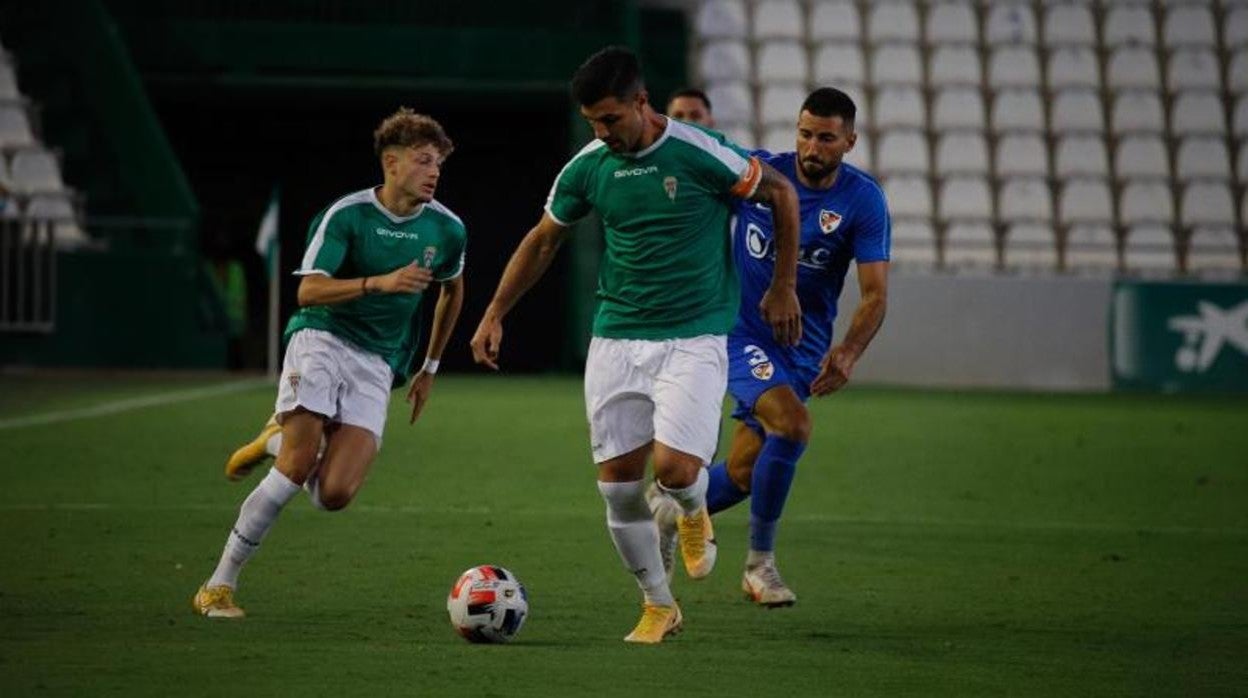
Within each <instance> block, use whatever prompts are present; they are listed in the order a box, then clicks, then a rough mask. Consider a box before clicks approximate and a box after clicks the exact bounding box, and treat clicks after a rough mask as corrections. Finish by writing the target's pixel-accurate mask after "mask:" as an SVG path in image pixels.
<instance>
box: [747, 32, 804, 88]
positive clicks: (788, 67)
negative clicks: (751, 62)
mask: <svg viewBox="0 0 1248 698" xmlns="http://www.w3.org/2000/svg"><path fill="white" fill-rule="evenodd" d="M756 56H757V62H756V64H755V71H754V79H755V81H756V82H758V83H773V82H800V83H803V84H805V83H806V82H807V80H808V78H809V75H810V71H809V69H808V68H807V66H806V49H805V47H803V46H802V45H801V44H799V43H797V42H793V41H768V42H766V43H763V44H760V45H759V47H758V52H757V54H756Z"/></svg>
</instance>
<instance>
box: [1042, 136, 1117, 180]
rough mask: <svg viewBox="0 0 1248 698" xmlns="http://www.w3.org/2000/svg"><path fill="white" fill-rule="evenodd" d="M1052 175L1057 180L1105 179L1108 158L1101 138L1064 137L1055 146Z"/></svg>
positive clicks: (1107, 174)
mask: <svg viewBox="0 0 1248 698" xmlns="http://www.w3.org/2000/svg"><path fill="white" fill-rule="evenodd" d="M1053 173H1054V175H1055V176H1057V177H1058V178H1067V177H1107V176H1109V156H1108V155H1107V154H1106V152H1105V139H1104V138H1102V137H1101V136H1083V135H1070V136H1064V137H1062V139H1061V140H1060V141H1059V142H1058V144H1057V153H1056V155H1055V157H1054V159H1053Z"/></svg>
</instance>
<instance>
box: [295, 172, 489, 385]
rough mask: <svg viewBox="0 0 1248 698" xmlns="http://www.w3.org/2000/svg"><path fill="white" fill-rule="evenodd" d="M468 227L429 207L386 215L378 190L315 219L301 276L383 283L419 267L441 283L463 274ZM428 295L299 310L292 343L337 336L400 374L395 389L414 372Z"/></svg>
mask: <svg viewBox="0 0 1248 698" xmlns="http://www.w3.org/2000/svg"><path fill="white" fill-rule="evenodd" d="M466 242H467V233H466V231H465V229H464V223H463V221H461V220H460V219H459V217H458V216H456V215H455V214H454V213H452V212H451V210H450V209H448V208H447V207H445V206H443V205H442V204H440V203H438V202H437V201H430V202H429V203H427V204H424V205H422V206H421V207H420V208H418V209H417V210H416V212H415V213H413V214H411V215H410V216H396V215H394V214H393V213H391V212H390V211H388V210H386V208H385V207H384V206H382V205H381V201H379V200H378V199H377V193H376V191H375V190H373V189H365V190H364V191H357V192H355V193H354V194H348V195H347V196H344V197H342V198H341V199H338V200H337V201H335V202H334V203H333V204H332V205H330V207H329V208H327V209H325V210H324V211H321V212H320V213H319V214H317V216H316V218H313V219H312V225H311V227H309V229H308V247H307V251H306V252H304V255H303V261H302V263H300V265H299V269H297V270H296V271H295V274H296V275H299V276H306V275H308V274H323V275H325V276H332V277H334V278H339V279H354V278H363V277H366V276H381V275H383V274H388V273H390V272H392V271H394V270H395V269H398V268H399V267H403V266H406V265H408V264H411V263H412V262H413V261H415V262H417V263H418V264H420V265H421V266H422V267H428V268H430V269H432V270H433V276H434V278H435V279H436V280H438V281H448V280H450V279H453V278H455V277H457V276H459V275H460V274H461V273H463V271H464V246H465V243H466ZM423 297H424V294H423V293H414V294H412V293H377V294H370V295H367V296H363V297H361V298H357V299H355V300H353V301H347V302H345V303H335V304H333V305H314V306H308V307H304V308H300V309H299V310H298V311H297V312H296V313H295V314H294V316H293V317H291V318H290V322H289V323H288V324H287V325H286V340H287V341H289V340H290V336H291V335H292V334H294V333H295V332H297V331H299V330H302V329H304V328H312V329H318V330H324V331H326V332H330V333H333V334H335V335H337V336H338V337H341V338H342V339H345V340H347V341H349V342H351V343H352V344H355V345H356V346H358V347H360V348H361V349H364V350H366V351H371V352H373V353H376V354H379V355H380V356H381V357H382V358H383V359H385V360H386V363H387V364H389V365H390V368H391V369H393V370H394V375H395V385H396V386H398V385H401V384H402V383H403V382H404V381H405V380H406V378H407V376H408V375H410V374H411V373H412V369H413V364H414V362H415V358H416V349H417V348H418V346H419V344H420V329H421V328H420V302H421V300H422V299H423Z"/></svg>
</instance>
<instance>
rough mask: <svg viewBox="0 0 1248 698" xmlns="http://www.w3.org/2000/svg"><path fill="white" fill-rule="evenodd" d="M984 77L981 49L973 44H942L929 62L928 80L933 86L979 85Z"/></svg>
mask: <svg viewBox="0 0 1248 698" xmlns="http://www.w3.org/2000/svg"><path fill="white" fill-rule="evenodd" d="M982 79H983V68H982V66H981V65H980V60H979V51H978V50H976V49H975V47H973V46H940V47H937V48H936V49H935V50H934V51H933V52H932V58H931V61H930V62H929V63H928V81H929V83H930V84H931V85H932V86H933V87H939V86H945V85H974V86H976V87H978V86H979V84H980V82H981V81H982Z"/></svg>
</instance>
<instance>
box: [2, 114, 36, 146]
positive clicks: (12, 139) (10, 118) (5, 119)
mask: <svg viewBox="0 0 1248 698" xmlns="http://www.w3.org/2000/svg"><path fill="white" fill-rule="evenodd" d="M34 143H35V136H34V134H33V133H32V132H31V130H30V120H29V119H27V118H26V110H25V109H24V108H23V107H21V106H16V105H13V106H0V148H21V147H25V146H28V145H34Z"/></svg>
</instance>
